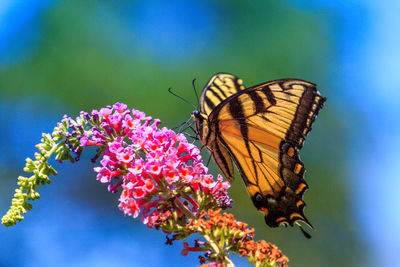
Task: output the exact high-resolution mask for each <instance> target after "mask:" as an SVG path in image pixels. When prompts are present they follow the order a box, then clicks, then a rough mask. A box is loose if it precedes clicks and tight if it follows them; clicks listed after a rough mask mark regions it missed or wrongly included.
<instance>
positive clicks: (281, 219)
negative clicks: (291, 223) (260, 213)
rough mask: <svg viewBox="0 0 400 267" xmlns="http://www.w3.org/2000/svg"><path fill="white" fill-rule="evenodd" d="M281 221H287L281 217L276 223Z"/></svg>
mask: <svg viewBox="0 0 400 267" xmlns="http://www.w3.org/2000/svg"><path fill="white" fill-rule="evenodd" d="M281 221H286V218H285V217H279V218H278V219H276V222H277V223H279V222H281Z"/></svg>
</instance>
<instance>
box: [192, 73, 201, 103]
mask: <svg viewBox="0 0 400 267" xmlns="http://www.w3.org/2000/svg"><path fill="white" fill-rule="evenodd" d="M195 82H196V78H194V79H193V81H192V85H193V90H194V93H195V94H196V98H197V103H200V102H199V95H198V94H197V90H196V86H195Z"/></svg>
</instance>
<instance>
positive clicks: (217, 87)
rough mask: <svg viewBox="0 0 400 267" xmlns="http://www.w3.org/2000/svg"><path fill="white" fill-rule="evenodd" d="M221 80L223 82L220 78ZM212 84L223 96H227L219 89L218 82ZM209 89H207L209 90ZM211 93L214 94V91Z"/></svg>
mask: <svg viewBox="0 0 400 267" xmlns="http://www.w3.org/2000/svg"><path fill="white" fill-rule="evenodd" d="M221 82H223V81H222V80H221ZM213 86H214V87H215V88H216V89H218V90H219V91H220V92H221V94H222V95H223V96H224V97H225V98H227V97H228V96H227V95H226V94H225V92H224V91H223V90H222V89H221V87H219V85H218V84H216V83H213ZM210 89H211V87H210ZM210 89H209V90H210ZM213 93H214V94H215V92H214V91H213ZM222 101H223V100H222V99H221V102H222Z"/></svg>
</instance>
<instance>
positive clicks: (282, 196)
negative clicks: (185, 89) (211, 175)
mask: <svg viewBox="0 0 400 267" xmlns="http://www.w3.org/2000/svg"><path fill="white" fill-rule="evenodd" d="M324 102H325V98H324V97H322V96H321V95H320V94H319V92H318V91H317V89H316V87H315V85H314V84H312V83H309V82H306V81H302V80H293V79H285V80H277V81H272V82H268V83H264V84H260V85H257V86H254V87H251V88H248V89H245V90H242V91H240V92H238V93H236V94H234V95H231V96H230V97H228V98H227V99H225V100H224V101H223V102H221V103H220V104H219V105H218V106H217V107H216V108H214V109H213V111H212V112H211V114H210V116H209V117H208V123H209V127H210V131H212V133H213V135H209V136H210V139H208V140H206V141H207V143H208V144H214V146H215V144H216V146H218V147H222V148H223V149H220V150H222V151H223V150H224V149H225V150H226V151H227V153H226V152H225V153H219V152H218V151H216V150H214V151H212V153H213V157H214V158H218V159H219V162H218V161H217V164H218V165H219V166H220V167H221V169H226V165H225V166H221V165H223V162H227V161H229V160H230V159H228V158H227V157H228V156H227V155H229V156H230V157H231V158H232V159H233V161H234V162H235V164H236V166H237V168H238V170H239V172H240V174H241V176H242V178H243V181H244V183H245V185H246V187H247V190H248V192H249V194H250V196H251V198H252V200H253V203H254V205H255V206H256V207H257V209H258V210H260V211H262V212H264V213H265V221H266V223H267V224H268V225H269V226H271V227H276V226H279V225H287V224H289V225H292V226H293V224H294V222H296V221H297V220H301V221H304V222H306V223H307V224H309V225H310V226H311V224H310V223H309V222H308V220H307V219H306V217H305V216H304V207H305V203H304V201H303V199H302V198H303V194H304V192H305V190H306V189H307V188H308V186H307V184H306V182H305V180H304V177H303V176H304V172H305V169H304V165H303V163H302V162H301V160H300V158H299V156H298V150H299V149H301V147H302V145H303V143H304V139H305V137H306V136H307V134H308V133H309V131H310V130H311V125H312V123H313V121H314V120H315V118H316V116H317V114H318V112H319V110H320V109H321V108H322V106H323V103H324ZM211 138H213V140H211Z"/></svg>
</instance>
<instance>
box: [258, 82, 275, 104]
mask: <svg viewBox="0 0 400 267" xmlns="http://www.w3.org/2000/svg"><path fill="white" fill-rule="evenodd" d="M261 92H263V93H264V94H265V96H266V97H267V99H268V101H269V103H271V104H272V105H276V99H275V96H274V94H273V93H272V91H271V89H270V88H269V86H265V87H264V88H263V89H261Z"/></svg>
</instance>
